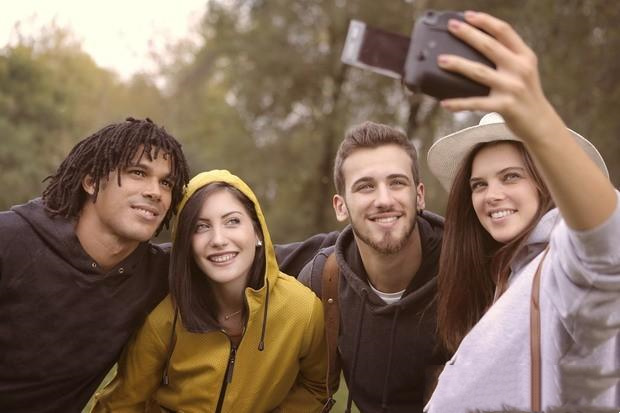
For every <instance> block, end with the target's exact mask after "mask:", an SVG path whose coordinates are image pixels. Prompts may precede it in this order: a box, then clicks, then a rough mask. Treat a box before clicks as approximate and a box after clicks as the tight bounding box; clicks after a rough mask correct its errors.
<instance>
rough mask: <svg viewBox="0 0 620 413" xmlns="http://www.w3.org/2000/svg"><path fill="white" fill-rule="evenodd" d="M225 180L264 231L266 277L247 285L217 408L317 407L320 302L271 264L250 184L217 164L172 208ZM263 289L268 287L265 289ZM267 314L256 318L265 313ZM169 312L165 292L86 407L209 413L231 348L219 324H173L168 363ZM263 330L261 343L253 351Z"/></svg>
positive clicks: (320, 399)
mask: <svg viewBox="0 0 620 413" xmlns="http://www.w3.org/2000/svg"><path fill="white" fill-rule="evenodd" d="M216 181H220V182H226V183H229V184H231V185H233V186H234V187H236V188H237V189H239V190H240V191H241V192H243V193H244V194H245V195H246V196H247V197H248V198H250V199H251V200H252V202H253V203H254V205H255V208H256V212H257V215H258V218H259V221H260V224H261V226H262V230H263V234H264V244H265V254H266V271H265V283H264V284H263V287H262V288H260V289H259V290H254V289H252V288H249V287H248V288H246V290H245V298H246V302H247V305H248V310H249V311H248V314H249V316H248V321H247V324H246V327H245V333H244V335H243V338H242V339H241V342H240V343H239V346H238V348H237V350H236V353H235V354H234V363H233V366H234V368H233V370H232V377H230V378H229V379H230V381H229V383H228V384H227V386H226V389H225V393H224V401H223V405H222V410H221V411H222V412H231V413H244V412H248V413H249V412H252V413H260V412H271V411H275V412H291V413H304V412H320V411H321V408H322V405H323V403H324V401H325V399H326V389H325V374H326V344H325V339H324V329H323V308H322V305H321V301H320V300H319V299H318V298H317V297H316V296H315V295H314V293H312V292H311V291H310V290H309V289H308V288H306V287H305V286H303V285H302V284H301V283H299V282H298V281H297V280H296V279H295V278H293V277H290V276H288V275H286V274H283V273H281V272H280V271H279V269H278V264H277V262H276V258H275V253H274V249H273V245H272V243H271V237H270V236H269V232H268V230H267V225H266V224H265V218H264V216H263V213H262V211H261V209H260V206H259V204H258V201H257V199H256V196H255V195H254V193H253V192H252V190H251V189H250V188H249V187H248V186H247V185H246V184H245V183H244V182H243V181H242V180H241V179H239V178H238V177H236V176H235V175H232V174H230V173H229V172H228V171H224V170H214V171H209V172H203V173H201V174H198V175H197V176H195V177H194V178H193V179H192V180H191V181H190V183H189V186H188V188H187V191H186V194H185V196H184V198H183V200H182V201H181V203H180V205H179V213H180V211H181V210H182V208H183V207H184V206H185V203H186V201H187V200H188V199H189V198H190V197H191V196H192V194H193V193H194V192H196V191H197V190H198V189H200V188H202V187H203V186H205V185H207V184H209V183H211V182H216ZM267 290H269V291H267ZM265 311H267V317H266V319H265V320H263V316H264V312H265ZM173 319H174V310H173V307H172V302H171V299H170V296H168V297H166V298H165V299H164V300H163V301H162V302H161V303H160V304H159V305H158V306H157V307H156V308H155V310H153V312H152V313H151V314H150V315H149V316H148V318H147V320H146V322H145V323H144V325H143V326H142V328H141V329H140V330H139V331H138V333H137V334H136V336H135V337H134V338H133V339H132V340H131V341H130V343H129V344H128V346H127V347H126V349H125V351H124V352H123V355H122V357H121V359H120V361H119V365H118V371H117V374H116V376H115V377H114V379H113V380H112V381H111V382H110V383H109V384H108V385H107V386H106V387H105V388H104V389H103V390H102V391H101V392H99V393H98V394H97V395H96V399H97V402H96V404H95V407H94V408H93V410H92V411H93V412H97V413H99V412H145V411H146V412H151V411H152V412H162V411H164V412H165V411H166V410H162V409H161V408H160V407H163V408H164V409H168V410H169V411H175V412H186V413H190V412H215V409H216V406H217V403H218V399H219V397H220V393H221V391H222V388H223V383H224V380H225V376H226V370H227V367H228V366H229V364H230V362H231V356H232V355H233V350H232V346H231V342H230V340H229V338H228V336H227V335H226V334H224V333H223V332H221V331H210V332H206V333H192V332H189V331H187V330H186V329H185V328H184V326H183V323H181V322H180V320H179V322H177V323H176V327H175V334H176V344H175V345H174V347H173V351H172V354H171V356H170V364H169V367H168V378H169V381H168V384H167V385H164V384H162V372H163V369H164V366H165V363H166V361H167V360H168V352H169V342H170V337H171V329H172V325H173ZM263 329H264V330H265V331H264V349H263V350H262V351H259V350H258V347H259V341H260V339H261V334H262V333H263Z"/></svg>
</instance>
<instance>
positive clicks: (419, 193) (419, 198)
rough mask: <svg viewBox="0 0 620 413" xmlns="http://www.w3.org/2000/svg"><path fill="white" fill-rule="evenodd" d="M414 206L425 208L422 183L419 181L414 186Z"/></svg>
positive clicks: (419, 208)
mask: <svg viewBox="0 0 620 413" xmlns="http://www.w3.org/2000/svg"><path fill="white" fill-rule="evenodd" d="M416 206H417V207H418V210H419V211H421V210H423V209H424V208H426V201H425V200H424V184H423V183H422V182H420V183H419V184H418V186H417V188H416Z"/></svg>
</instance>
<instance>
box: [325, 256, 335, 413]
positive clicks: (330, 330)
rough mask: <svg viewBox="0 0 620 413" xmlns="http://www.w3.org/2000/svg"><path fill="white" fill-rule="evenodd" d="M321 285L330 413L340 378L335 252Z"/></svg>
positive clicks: (327, 409)
mask: <svg viewBox="0 0 620 413" xmlns="http://www.w3.org/2000/svg"><path fill="white" fill-rule="evenodd" d="M321 281H322V283H321V301H322V302H323V313H324V316H325V341H326V342H327V375H326V383H327V396H328V399H327V403H325V405H324V406H323V410H322V412H323V413H326V412H329V411H330V410H331V408H332V406H333V405H334V404H335V403H336V401H335V400H334V397H333V396H334V388H335V387H336V384H337V383H338V380H339V378H340V366H339V361H338V332H339V330H340V306H339V301H338V299H339V297H338V284H339V281H340V270H339V268H338V263H337V262H336V254H334V253H333V252H332V253H331V254H330V255H329V256H328V257H327V260H326V261H325V266H324V267H323V273H322V280H321Z"/></svg>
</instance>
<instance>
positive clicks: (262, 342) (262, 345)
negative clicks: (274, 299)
mask: <svg viewBox="0 0 620 413" xmlns="http://www.w3.org/2000/svg"><path fill="white" fill-rule="evenodd" d="M265 287H266V288H267V293H266V294H265V307H264V310H263V328H262V329H261V333H260V341H259V342H258V351H263V350H264V349H265V332H266V331H267V308H268V307H269V279H268V278H265Z"/></svg>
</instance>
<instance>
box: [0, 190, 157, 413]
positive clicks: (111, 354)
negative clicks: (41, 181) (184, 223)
mask: <svg viewBox="0 0 620 413" xmlns="http://www.w3.org/2000/svg"><path fill="white" fill-rule="evenodd" d="M167 272H168V254H167V252H166V251H164V250H163V249H162V248H160V247H158V246H155V245H153V244H151V243H142V244H140V245H139V246H138V248H137V249H136V250H135V251H134V252H133V253H132V254H131V255H130V256H129V257H127V258H126V259H125V260H123V261H122V262H121V263H120V264H118V265H117V266H116V267H114V268H113V269H111V270H109V271H103V270H102V269H100V268H99V267H98V266H97V264H96V263H95V262H93V260H92V258H90V257H89V256H88V254H86V252H85V251H84V250H83V248H82V246H81V245H80V243H79V241H78V238H77V236H76V235H75V221H73V220H67V219H64V218H60V217H55V218H51V217H50V216H49V215H48V214H47V213H46V212H45V210H44V207H43V204H42V202H41V201H40V200H39V199H37V200H34V201H31V202H29V203H27V204H25V205H21V206H17V207H14V208H12V210H11V211H7V212H1V213H0V412H10V413H19V412H28V413H33V412H81V410H82V408H83V407H84V406H85V405H86V403H87V402H88V400H89V398H90V397H91V395H92V394H93V392H94V391H95V390H96V388H97V386H98V385H99V383H100V382H101V380H102V379H103V378H104V377H105V375H106V373H107V372H108V370H109V369H110V368H111V367H112V366H113V365H114V363H115V362H116V360H117V359H118V357H119V355H120V352H121V350H122V347H123V346H124V344H125V343H126V342H127V340H128V338H129V336H130V335H131V333H132V332H133V331H134V330H135V329H137V327H139V326H140V325H141V324H142V323H143V321H144V319H145V317H146V315H147V314H148V313H149V312H150V310H152V309H153V308H154V307H155V305H156V304H157V303H159V302H160V301H161V300H162V299H163V297H164V296H165V294H166V291H167Z"/></svg>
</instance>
